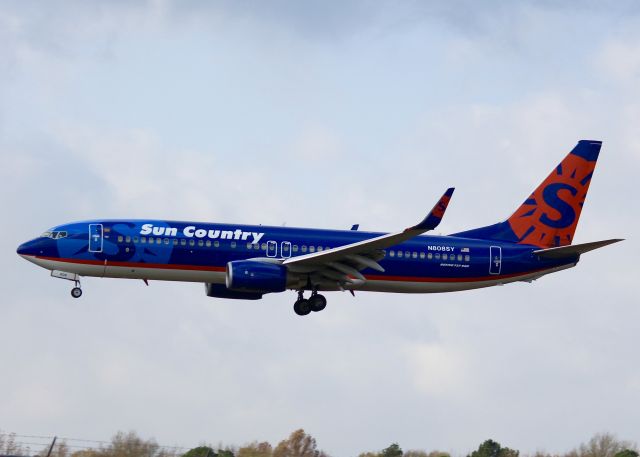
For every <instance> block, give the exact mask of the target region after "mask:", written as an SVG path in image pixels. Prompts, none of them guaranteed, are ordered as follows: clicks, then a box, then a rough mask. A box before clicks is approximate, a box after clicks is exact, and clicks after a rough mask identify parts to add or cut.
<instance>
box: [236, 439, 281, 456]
mask: <svg viewBox="0 0 640 457" xmlns="http://www.w3.org/2000/svg"><path fill="white" fill-rule="evenodd" d="M272 455H273V447H272V446H271V444H270V443H267V442H266V441H263V442H261V443H258V442H257V441H254V442H253V443H249V444H247V445H246V446H243V447H241V448H240V449H238V452H236V457H271V456H272Z"/></svg>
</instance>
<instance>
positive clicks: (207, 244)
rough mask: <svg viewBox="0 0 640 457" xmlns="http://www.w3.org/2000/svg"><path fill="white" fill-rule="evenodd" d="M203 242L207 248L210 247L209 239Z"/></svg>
mask: <svg viewBox="0 0 640 457" xmlns="http://www.w3.org/2000/svg"><path fill="white" fill-rule="evenodd" d="M204 244H205V246H207V247H208V248H210V247H211V240H207V242H206V243H204Z"/></svg>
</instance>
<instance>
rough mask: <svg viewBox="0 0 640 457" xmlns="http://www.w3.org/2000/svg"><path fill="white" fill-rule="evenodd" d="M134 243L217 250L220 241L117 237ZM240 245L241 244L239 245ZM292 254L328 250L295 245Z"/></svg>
mask: <svg viewBox="0 0 640 457" xmlns="http://www.w3.org/2000/svg"><path fill="white" fill-rule="evenodd" d="M122 242H125V243H131V242H133V243H135V244H138V243H139V244H165V245H167V246H168V245H170V244H172V245H173V246H187V245H188V246H196V245H197V246H199V247H204V246H206V247H208V248H210V247H211V246H213V247H214V248H219V247H220V241H217V240H216V241H211V240H206V241H205V240H194V239H193V238H191V239H189V240H187V239H185V238H180V239H178V238H153V237H151V236H150V237H146V236H141V237H137V236H133V237H131V236H122V235H119V236H118V243H122ZM241 244H242V243H241ZM229 246H231V248H232V249H235V248H236V247H238V243H236V242H235V241H231V242H230V243H229ZM246 247H247V249H249V250H251V249H253V250H255V251H258V250H263V251H266V250H267V243H262V244H253V243H247V244H246ZM290 249H291V251H292V252H303V253H307V252H316V251H317V252H321V251H323V250H326V249H330V248H329V247H328V246H327V247H323V246H306V245H302V246H298V245H297V244H294V245H291V247H290Z"/></svg>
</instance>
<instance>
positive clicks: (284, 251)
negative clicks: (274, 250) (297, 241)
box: [280, 241, 291, 259]
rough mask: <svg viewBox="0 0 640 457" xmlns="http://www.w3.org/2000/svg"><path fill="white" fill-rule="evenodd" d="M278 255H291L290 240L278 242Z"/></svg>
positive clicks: (286, 256) (287, 256)
mask: <svg viewBox="0 0 640 457" xmlns="http://www.w3.org/2000/svg"><path fill="white" fill-rule="evenodd" d="M280 257H282V258H283V259H288V258H289V257H291V241H283V242H282V243H280Z"/></svg>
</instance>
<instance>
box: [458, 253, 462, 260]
mask: <svg viewBox="0 0 640 457" xmlns="http://www.w3.org/2000/svg"><path fill="white" fill-rule="evenodd" d="M458 262H462V254H458Z"/></svg>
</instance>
